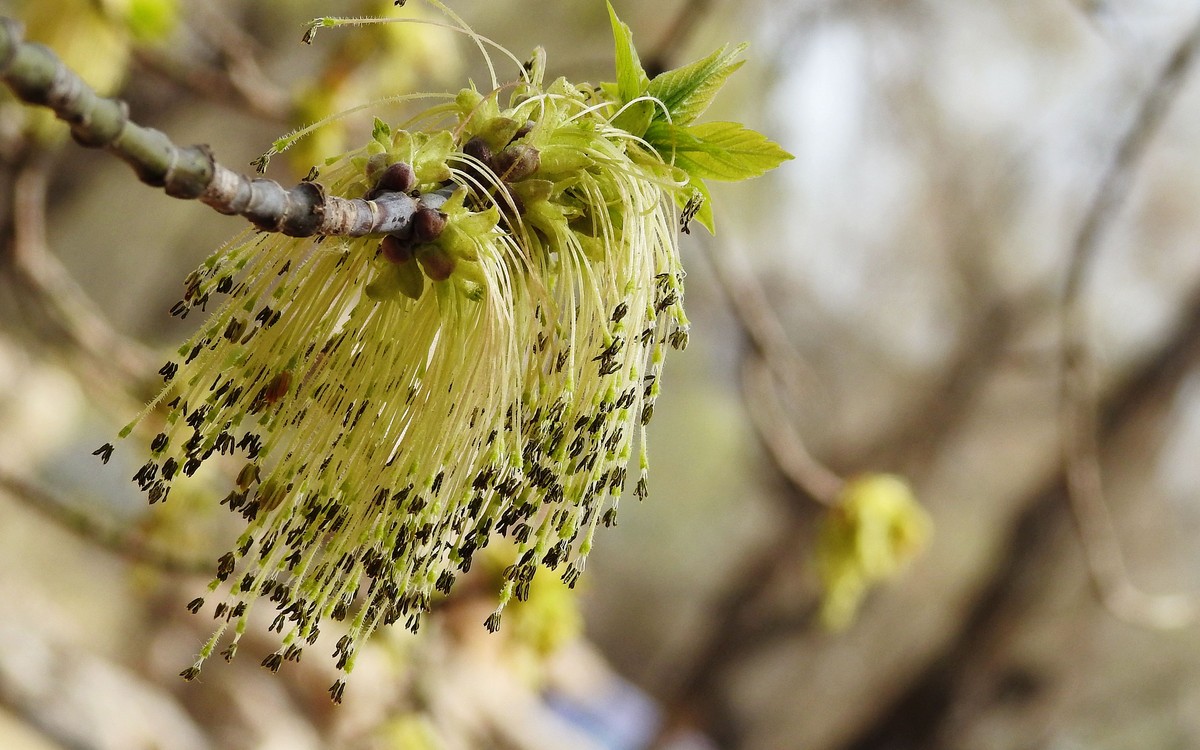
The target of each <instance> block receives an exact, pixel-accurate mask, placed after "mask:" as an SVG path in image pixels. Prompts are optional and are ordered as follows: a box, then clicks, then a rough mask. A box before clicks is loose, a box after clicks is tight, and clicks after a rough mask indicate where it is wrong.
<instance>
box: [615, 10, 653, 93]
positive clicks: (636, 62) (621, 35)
mask: <svg viewBox="0 0 1200 750" xmlns="http://www.w3.org/2000/svg"><path fill="white" fill-rule="evenodd" d="M608 20H609V21H610V22H611V23H612V30H613V41H614V42H615V43H616V58H617V93H618V94H619V96H620V97H621V103H622V104H625V103H627V102H631V101H633V100H634V99H636V98H638V97H639V96H641V95H642V93H643V92H645V90H646V86H647V85H648V84H649V83H650V79H649V77H647V76H646V71H645V70H644V69H643V68H642V61H641V60H640V59H638V53H637V50H636V49H634V48H633V32H632V31H630V30H629V26H627V25H626V24H624V23H622V22H621V19H619V18H617V12H616V11H615V10H613V7H612V3H608Z"/></svg>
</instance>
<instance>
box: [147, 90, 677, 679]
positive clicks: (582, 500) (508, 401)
mask: <svg viewBox="0 0 1200 750" xmlns="http://www.w3.org/2000/svg"><path fill="white" fill-rule="evenodd" d="M614 109H615V108H614V107H613V106H612V104H611V102H608V101H606V100H605V99H604V98H603V97H602V96H601V95H599V94H597V92H596V90H595V89H593V88H591V87H578V86H574V85H572V84H570V83H568V82H567V81H565V80H562V79H560V80H557V81H555V82H553V83H551V84H550V85H548V86H545V87H544V88H543V87H542V86H540V85H539V83H538V82H537V81H536V80H532V81H530V82H529V83H526V84H523V85H521V86H519V87H517V89H516V90H515V91H514V92H512V94H511V96H510V97H509V101H508V102H507V103H506V105H505V106H502V105H501V103H500V93H499V92H491V93H488V94H486V95H485V94H481V93H479V92H476V91H474V90H466V91H463V92H462V93H461V94H460V95H459V96H458V97H457V98H456V100H455V101H454V102H453V104H449V105H445V106H442V107H436V108H434V109H433V110H431V111H430V112H429V113H427V115H426V117H425V121H426V122H430V123H431V124H430V125H429V126H428V127H424V128H410V129H406V130H398V131H396V132H394V133H393V132H391V131H390V129H388V128H387V127H385V126H377V128H376V134H375V140H374V141H373V142H372V143H371V144H370V145H369V146H368V147H367V148H365V149H363V150H360V151H358V152H355V153H351V154H347V155H345V156H344V157H341V158H339V159H336V160H333V162H332V163H331V164H330V165H328V167H327V168H326V169H325V170H324V171H323V173H322V174H321V175H320V178H321V180H322V182H323V184H324V185H325V187H326V189H327V190H330V191H334V192H336V193H338V194H342V195H355V194H358V195H363V194H372V195H377V194H378V193H379V192H380V191H381V190H386V189H388V188H390V187H391V184H392V183H395V184H397V185H398V186H399V187H400V188H401V189H403V190H415V191H418V192H419V193H421V194H422V195H427V196H430V195H436V194H438V193H439V191H440V193H441V194H448V197H447V199H446V200H445V203H444V204H442V205H441V206H440V211H435V210H433V209H430V208H428V207H426V208H424V209H422V211H424V212H426V213H427V214H432V215H430V216H427V218H426V224H428V225H429V226H424V225H423V224H422V221H421V216H420V215H418V217H417V220H415V221H414V223H413V227H412V229H411V231H410V233H409V234H407V235H404V236H395V235H389V236H388V237H386V238H384V240H383V242H382V243H381V242H380V240H379V239H378V238H376V239H350V240H333V239H329V240H326V241H325V242H321V243H316V242H312V241H305V240H296V239H290V238H286V237H282V236H277V235H256V234H249V233H248V234H246V235H243V236H242V237H241V238H239V239H237V240H235V241H234V242H233V243H232V244H230V245H229V246H227V247H225V248H222V249H221V250H220V251H219V252H217V253H216V254H215V255H213V256H212V257H211V258H210V259H209V260H208V261H207V262H206V263H205V264H204V265H203V266H202V267H201V268H200V269H199V270H198V271H197V272H195V273H194V274H193V275H192V276H191V278H189V280H188V282H187V291H186V293H185V297H184V300H183V301H182V302H181V303H180V304H179V305H177V306H176V308H175V312H176V313H177V314H180V315H186V314H187V313H188V312H189V311H191V310H194V309H195V308H197V307H203V306H205V305H206V304H207V303H208V302H209V301H210V300H211V299H212V298H213V297H215V296H216V295H220V294H225V295H228V301H227V302H226V303H225V304H224V306H223V307H221V308H220V310H218V311H217V312H216V313H215V314H214V315H213V316H212V317H211V318H210V319H209V320H208V322H207V323H206V324H205V325H204V327H203V328H202V329H201V330H200V331H199V332H198V333H197V334H196V335H195V336H194V337H193V338H192V339H191V340H189V341H188V342H187V343H186V344H185V345H184V346H183V347H181V348H180V349H179V351H178V357H177V358H176V359H173V360H172V361H170V362H168V363H167V364H166V365H165V366H164V367H163V369H162V374H163V376H164V378H165V379H166V380H167V381H168V383H167V386H166V389H165V390H164V392H163V394H162V395H161V396H160V397H159V400H158V402H157V403H156V404H155V406H158V405H161V406H162V407H163V408H165V410H166V420H165V422H166V423H165V426H164V427H163V429H162V431H161V433H160V434H159V435H158V436H157V437H156V438H155V439H154V440H153V442H152V450H153V455H152V458H151V460H150V461H149V462H148V463H147V464H146V465H145V466H144V467H143V468H142V469H141V470H140V471H139V472H138V475H137V476H136V477H135V479H136V480H137V481H138V482H139V483H140V484H141V486H142V487H143V489H145V490H146V491H147V492H148V493H149V496H150V499H151V501H156V500H162V499H166V497H167V494H168V493H169V492H170V488H171V485H172V483H173V482H174V481H175V480H176V479H177V478H178V477H179V476H181V475H190V474H192V473H193V472H195V471H196V470H197V469H198V468H199V467H200V465H201V464H203V463H204V462H205V461H206V460H208V459H209V458H211V457H213V456H215V455H221V454H225V455H241V456H243V457H244V459H245V461H246V464H245V467H244V468H243V469H242V470H241V472H240V473H239V474H238V477H237V480H236V486H235V487H234V489H233V490H232V491H231V492H230V493H229V495H228V497H227V498H226V499H225V500H224V501H223V502H224V504H227V505H228V506H229V508H230V509H231V510H233V511H235V512H238V513H241V514H242V515H243V516H244V517H245V518H246V520H247V522H248V527H247V529H246V531H245V533H244V534H243V535H242V537H241V538H240V540H239V541H238V544H237V547H236V549H235V550H233V551H232V552H230V553H228V554H227V555H225V556H224V557H222V558H221V560H220V563H219V570H218V575H217V580H216V581H214V585H213V588H214V590H215V589H218V588H220V587H221V585H222V584H224V587H225V589H226V591H227V594H226V596H225V597H223V601H222V602H221V603H219V604H217V613H218V616H219V617H220V618H221V619H222V620H223V621H225V622H227V623H232V624H233V625H234V627H235V630H236V631H237V635H240V633H241V631H242V630H243V628H244V626H245V622H246V617H247V614H248V611H249V609H250V607H251V605H252V604H253V603H254V602H255V601H256V600H258V599H259V598H263V597H266V598H269V599H270V600H271V601H273V602H274V603H275V604H276V606H277V609H278V617H277V618H276V620H275V622H274V625H273V627H274V628H275V629H276V630H278V631H279V632H280V633H281V635H282V645H281V647H280V650H279V651H278V652H277V653H276V654H274V655H272V657H269V658H268V660H267V662H266V663H267V666H271V667H273V668H277V667H278V666H279V664H281V663H282V661H283V660H286V659H290V658H298V656H299V653H300V649H301V648H302V646H303V645H304V644H305V643H310V642H313V641H314V640H315V639H316V637H317V633H318V630H319V626H320V624H321V622H322V621H323V620H324V619H325V618H333V619H335V620H343V619H346V620H348V621H349V635H348V637H347V638H345V639H343V641H342V642H341V643H339V646H338V653H337V658H338V663H339V666H341V667H344V668H345V669H347V670H349V669H350V668H351V667H352V666H353V663H354V655H355V649H356V647H357V645H358V643H359V642H360V641H361V639H362V638H363V637H364V636H365V635H367V634H369V633H370V632H371V631H372V630H374V629H375V628H376V627H378V626H379V625H381V624H387V623H392V622H397V621H399V622H404V623H405V625H406V626H408V627H409V628H411V629H414V630H415V629H416V628H417V626H418V624H419V621H420V615H421V613H422V612H424V611H426V610H428V609H429V605H430V602H431V600H432V598H433V596H434V592H435V591H449V589H450V587H451V585H452V583H453V581H454V578H455V576H456V575H458V574H459V573H460V572H463V571H466V570H467V569H469V568H470V565H471V560H472V556H473V554H474V553H475V551H476V550H477V549H479V548H481V547H483V546H484V545H486V544H487V543H488V540H489V538H490V537H491V536H493V535H495V534H500V535H504V536H506V537H509V538H511V539H513V540H515V541H516V542H517V543H518V547H517V550H518V551H517V555H516V557H515V559H514V560H513V561H512V565H511V566H510V567H509V568H508V570H507V571H506V573H505V579H506V583H505V584H504V587H503V590H502V591H501V595H500V602H499V606H498V607H497V610H496V613H495V614H494V615H493V616H492V617H491V618H489V620H488V623H487V624H488V626H489V627H490V628H495V627H498V624H499V616H500V610H501V609H503V607H504V604H505V603H506V602H507V601H508V600H509V599H510V597H513V596H516V597H518V598H522V597H524V596H525V595H526V593H527V592H528V590H529V585H530V581H531V580H532V578H533V576H534V574H535V572H536V571H537V569H538V566H539V565H542V566H546V567H548V568H552V569H559V570H561V571H562V576H563V578H564V579H565V580H567V581H568V582H569V583H573V582H574V581H575V580H576V579H577V578H578V576H579V574H580V572H581V571H582V570H583V568H584V563H585V561H586V558H587V555H588V552H589V550H590V549H591V546H592V538H593V535H594V533H595V531H596V528H597V526H598V524H600V523H602V522H603V523H605V524H611V523H612V522H613V520H614V519H615V516H616V506H617V501H618V498H619V497H620V495H621V492H622V490H623V488H624V487H625V485H626V480H627V466H628V465H629V464H630V461H631V458H632V457H633V455H634V453H635V452H636V453H638V454H639V462H638V469H637V470H638V471H639V475H638V476H637V477H636V486H637V493H638V495H644V494H645V491H646V480H645V470H646V458H645V443H644V439H643V435H644V426H645V424H646V423H647V422H648V421H649V420H650V417H651V414H652V413H653V408H654V401H655V398H656V397H657V396H658V390H659V377H660V374H661V372H662V365H663V351H664V348H665V347H667V346H675V347H681V346H683V345H685V344H686V341H687V320H686V318H685V317H684V313H683V308H682V294H683V290H682V281H683V271H682V269H681V267H680V264H679V257H678V253H677V249H676V239H675V238H676V232H677V221H678V217H677V215H676V208H675V202H674V198H673V193H674V191H675V190H677V189H680V188H681V187H682V185H683V184H685V182H686V179H685V178H681V177H680V176H678V175H676V174H674V172H673V170H672V168H671V167H669V166H668V165H666V164H664V163H663V162H662V161H661V159H659V157H658V156H657V155H656V154H655V153H653V152H651V151H649V150H647V149H646V148H644V147H643V146H642V145H641V144H639V142H638V141H637V139H634V138H633V137H631V136H630V135H629V134H628V133H627V132H626V131H623V130H620V129H617V128H615V127H613V126H612V125H611V123H610V120H609V118H610V117H611V116H612V114H613V112H614ZM398 165H399V166H398ZM380 182H385V183H389V184H387V185H383V186H381V185H380ZM405 182H408V183H409V184H407V185H404V184H403V183H405ZM429 202H430V203H432V202H433V201H429ZM129 429H132V425H131V426H130V428H127V430H126V434H127V433H128V431H129ZM193 606H194V607H195V608H197V609H198V608H200V607H201V606H202V604H201V603H200V602H196V603H194V604H193ZM237 635H235V636H234V638H233V642H232V644H231V645H230V646H229V648H228V650H227V654H231V653H232V650H233V649H234V648H235V647H236V644H237ZM216 643H217V639H216V638H215V637H214V639H213V641H212V642H210V644H209V645H208V646H207V647H206V648H205V650H204V652H203V653H202V654H201V658H203V657H205V656H207V655H208V654H209V652H211V651H212V649H213V648H214V646H215V644H216Z"/></svg>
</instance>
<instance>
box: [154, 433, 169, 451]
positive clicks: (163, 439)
mask: <svg viewBox="0 0 1200 750" xmlns="http://www.w3.org/2000/svg"><path fill="white" fill-rule="evenodd" d="M166 447H167V435H166V433H165V432H160V433H158V434H157V435H155V436H154V439H153V440H151V441H150V451H151V452H152V453H158V452H159V451H161V450H162V449H163V448H166Z"/></svg>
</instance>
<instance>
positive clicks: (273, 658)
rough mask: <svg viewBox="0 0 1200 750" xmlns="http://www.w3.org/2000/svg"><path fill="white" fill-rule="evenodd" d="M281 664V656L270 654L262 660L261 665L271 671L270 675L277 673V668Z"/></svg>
mask: <svg viewBox="0 0 1200 750" xmlns="http://www.w3.org/2000/svg"><path fill="white" fill-rule="evenodd" d="M282 664H283V655H282V654H270V655H268V656H267V658H265V659H263V660H262V665H263V666H264V667H266V668H267V669H269V670H271V672H272V674H274V673H276V672H278V671H279V667H280V666H281V665H282Z"/></svg>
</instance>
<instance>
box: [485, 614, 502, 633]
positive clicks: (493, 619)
mask: <svg viewBox="0 0 1200 750" xmlns="http://www.w3.org/2000/svg"><path fill="white" fill-rule="evenodd" d="M483 626H484V627H485V628H487V630H488V632H489V633H495V632H496V631H497V630H499V629H500V613H499V612H493V613H491V614H490V615H488V618H487V619H486V620H484V622H483Z"/></svg>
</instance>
